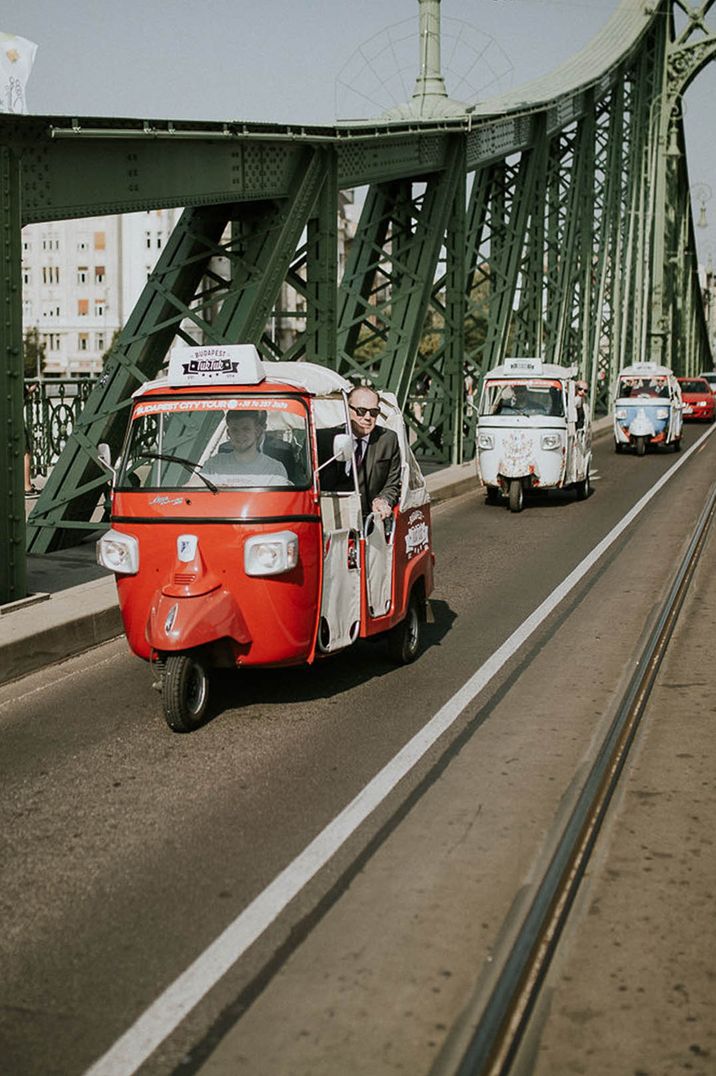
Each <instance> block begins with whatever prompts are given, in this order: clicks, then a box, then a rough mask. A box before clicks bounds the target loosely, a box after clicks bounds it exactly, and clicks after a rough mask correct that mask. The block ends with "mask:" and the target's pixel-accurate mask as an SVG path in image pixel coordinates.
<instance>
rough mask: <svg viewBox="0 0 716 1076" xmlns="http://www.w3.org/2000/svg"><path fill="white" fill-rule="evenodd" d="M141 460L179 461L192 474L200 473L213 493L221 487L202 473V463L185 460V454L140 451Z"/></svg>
mask: <svg viewBox="0 0 716 1076" xmlns="http://www.w3.org/2000/svg"><path fill="white" fill-rule="evenodd" d="M137 458H138V459H140V460H166V461H167V462H168V463H178V464H180V466H182V467H186V469H187V470H188V471H191V472H192V474H195V475H198V477H199V478H200V479H201V480H202V482H203V483H204V485H205V486H207V487H208V488H209V489H210V490H211V492H212V493H218V492H219V487H218V486H215V485H214V483H213V482H212V481H211V480H210V479H208V478H207V477H206V475H204V474H202V473H201V468H200V464H198V463H196V461H195V460H185V459H184V457H183V456H170V455H169V453H168V452H140V453H139V456H138V457H137Z"/></svg>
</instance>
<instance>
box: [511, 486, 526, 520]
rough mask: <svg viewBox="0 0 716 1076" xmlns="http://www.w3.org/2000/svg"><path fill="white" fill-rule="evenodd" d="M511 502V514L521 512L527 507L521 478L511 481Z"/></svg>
mask: <svg viewBox="0 0 716 1076" xmlns="http://www.w3.org/2000/svg"><path fill="white" fill-rule="evenodd" d="M509 501H510V511H511V512H521V511H522V509H523V508H524V506H525V491H524V489H523V488H522V481H521V480H520V479H519V478H513V479H512V480H511V481H510V494H509Z"/></svg>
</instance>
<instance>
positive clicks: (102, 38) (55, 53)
mask: <svg viewBox="0 0 716 1076" xmlns="http://www.w3.org/2000/svg"><path fill="white" fill-rule="evenodd" d="M617 6H618V0H442V3H441V12H442V21H443V46H442V60H443V74H444V76H445V80H446V83H447V88H448V92H449V93H450V94H451V96H454V97H457V98H459V99H460V100H474V99H475V97H476V96H479V97H482V98H485V97H491V96H493V95H494V94H495V93H498V92H500V91H503V90H507V89H514V88H516V87H518V86H519V85H521V84H522V83H523V82H526V81H528V80H530V79H532V78H535V77H536V76H538V75H542V74H546V73H548V72H549V71H551V70H553V69H554V68H555V67H556V66H558V65H559V64H560V63H562V62H563V61H564V60H566V59H568V58H569V57H570V56H571V55H572V54H574V53H575V52H578V51H579V50H580V49H581V48H582V47H583V46H584V45H586V44H587V43H588V41H589V40H590V38H591V37H593V36H594V35H595V34H596V33H597V32H598V31H599V30H600V29H601V28H602V27H603V26H604V25H605V24H606V22H607V21H608V19H609V17H610V16H611V14H612V13H613V12H614V11H615V10H616V8H617ZM417 18H418V0H121V2H113V3H108V2H106V0H105V2H102V0H65V2H64V3H63V2H62V0H21V3H18V2H17V0H12V2H9V0H0V30H2V31H4V32H6V33H14V34H19V35H20V36H22V37H27V38H29V39H30V40H32V41H34V42H35V43H36V44H37V45H38V46H39V47H38V52H37V56H36V59H35V66H34V69H33V72H32V75H31V77H30V81H29V83H28V86H27V101H28V107H29V111H30V112H34V113H39V114H43V115H51V114H55V115H77V116H136V117H141V118H146V119H150V118H151V119H196V120H201V119H205V120H229V119H232V120H262V121H274V122H277V123H293V122H302V123H307V124H312V123H319V124H320V123H326V124H331V123H333V122H334V120H335V119H336V117H337V116H338V117H339V118H349V117H352V118H356V117H369V116H374V115H378V114H379V113H380V112H381V111H382V110H383V109H385V108H388V107H390V106H391V105H393V104H397V103H401V100H402V99H404V98H405V97H406V96H409V93H410V92H411V91H412V86H413V82H414V80H415V76H416V74H417V63H418V61H417V55H413V50H414V48H415V46H414V43H413V40H412V38H410V37H409V36H408V35H410V34H411V33H414V30H415V28H416V27H417ZM386 31H387V32H386ZM462 77H465V81H460V79H461V78H462ZM403 89H404V90H405V93H403ZM714 102H716V63H714V64H711V66H710V67H709V68H707V69H706V70H705V71H703V72H702V73H701V75H699V77H698V78H697V79H696V81H695V82H694V84H693V86H692V88H691V89H690V90H689V91H688V93H687V95H686V123H687V135H688V138H689V147H688V153H689V169H690V175H691V182H692V186H693V185H696V184H700V188H699V193H700V196H701V198H702V199H704V198H706V199H707V202H706V212H707V220H708V221H709V227H708V228H707V229H706V230H704V231H701V232H700V234H699V240H700V247H701V250H702V252H704V251H706V250H707V249H710V250H711V251H712V254H713V260H714V261H715V262H716V138H715V137H714V135H715V134H716V131H715V130H714V121H713V118H712V116H713V112H714V107H713V105H714ZM709 190H711V191H712V192H713V193H712V196H711V197H710V198H709V196H708V192H709Z"/></svg>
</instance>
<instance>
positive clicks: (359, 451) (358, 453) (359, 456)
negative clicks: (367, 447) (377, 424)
mask: <svg viewBox="0 0 716 1076" xmlns="http://www.w3.org/2000/svg"><path fill="white" fill-rule="evenodd" d="M355 460H356V471H358V470H360V465H361V463H362V462H363V441H362V440H358V441H356V450H355Z"/></svg>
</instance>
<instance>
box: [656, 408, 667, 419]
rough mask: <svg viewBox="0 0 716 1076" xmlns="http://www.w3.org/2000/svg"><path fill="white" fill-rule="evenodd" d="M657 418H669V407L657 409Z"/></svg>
mask: <svg viewBox="0 0 716 1076" xmlns="http://www.w3.org/2000/svg"><path fill="white" fill-rule="evenodd" d="M656 417H657V418H668V417H669V408H668V407H657V409H656Z"/></svg>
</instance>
